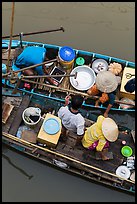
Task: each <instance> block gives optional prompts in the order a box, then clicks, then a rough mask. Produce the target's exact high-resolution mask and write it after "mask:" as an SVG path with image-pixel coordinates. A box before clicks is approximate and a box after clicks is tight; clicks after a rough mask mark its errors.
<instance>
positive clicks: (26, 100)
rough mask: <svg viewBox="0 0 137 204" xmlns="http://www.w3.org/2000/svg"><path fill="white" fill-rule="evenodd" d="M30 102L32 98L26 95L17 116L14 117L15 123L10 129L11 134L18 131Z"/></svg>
mask: <svg viewBox="0 0 137 204" xmlns="http://www.w3.org/2000/svg"><path fill="white" fill-rule="evenodd" d="M29 103H30V98H29V96H27V95H25V96H24V97H23V99H22V103H21V105H20V107H19V109H18V110H17V112H16V116H17V117H15V118H14V120H13V123H12V125H11V128H10V131H9V133H10V134H13V135H16V132H17V130H18V128H19V126H20V123H21V121H22V113H23V111H24V109H25V108H27V107H28V105H29Z"/></svg>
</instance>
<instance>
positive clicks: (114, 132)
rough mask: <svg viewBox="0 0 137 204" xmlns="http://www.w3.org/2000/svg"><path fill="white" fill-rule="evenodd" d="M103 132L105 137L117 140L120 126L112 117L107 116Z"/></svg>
mask: <svg viewBox="0 0 137 204" xmlns="http://www.w3.org/2000/svg"><path fill="white" fill-rule="evenodd" d="M102 132H103V135H104V137H105V138H106V139H107V140H108V141H110V142H115V141H116V140H117V138H118V133H119V131H118V126H117V124H116V123H115V121H114V120H112V119H111V118H105V119H104V120H103V123H102Z"/></svg>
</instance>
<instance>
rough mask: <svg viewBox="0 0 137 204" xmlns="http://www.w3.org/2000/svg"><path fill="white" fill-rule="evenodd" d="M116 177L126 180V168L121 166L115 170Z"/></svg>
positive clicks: (128, 171) (127, 173) (127, 171)
mask: <svg viewBox="0 0 137 204" xmlns="http://www.w3.org/2000/svg"><path fill="white" fill-rule="evenodd" d="M116 175H118V176H120V177H122V178H123V179H128V178H129V177H130V170H129V169H128V168H127V167H126V166H124V165H121V166H119V167H118V168H117V169H116Z"/></svg>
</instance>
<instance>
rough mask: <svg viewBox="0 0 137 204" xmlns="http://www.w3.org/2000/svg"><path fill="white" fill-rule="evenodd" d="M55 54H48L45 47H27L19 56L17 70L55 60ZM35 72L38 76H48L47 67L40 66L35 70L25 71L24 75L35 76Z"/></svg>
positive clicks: (16, 63)
mask: <svg viewBox="0 0 137 204" xmlns="http://www.w3.org/2000/svg"><path fill="white" fill-rule="evenodd" d="M53 55H54V53H52V52H50V53H48V52H47V50H46V48H44V47H38V46H37V47H36V46H28V47H26V48H25V49H24V50H23V51H22V53H21V54H20V55H18V56H17V58H16V60H15V65H16V67H17V68H24V67H29V66H32V65H36V64H40V63H42V62H44V61H46V60H49V59H53V58H54V57H53ZM35 72H36V73H37V74H38V75H44V74H47V72H46V65H45V64H44V65H40V66H37V67H35V68H33V69H28V70H24V71H23V74H24V75H28V76H32V75H35Z"/></svg>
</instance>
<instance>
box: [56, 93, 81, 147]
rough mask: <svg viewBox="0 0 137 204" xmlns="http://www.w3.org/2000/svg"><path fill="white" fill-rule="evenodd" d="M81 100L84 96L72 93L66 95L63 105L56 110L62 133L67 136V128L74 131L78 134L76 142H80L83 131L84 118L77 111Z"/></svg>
mask: <svg viewBox="0 0 137 204" xmlns="http://www.w3.org/2000/svg"><path fill="white" fill-rule="evenodd" d="M70 99H71V102H70ZM83 100H84V98H83V97H82V96H81V95H73V96H72V97H71V96H70V95H68V96H66V98H65V105H64V106H63V107H61V108H60V109H59V111H58V117H59V118H60V119H61V121H62V135H63V136H64V137H65V136H67V135H66V131H67V130H70V131H72V132H74V133H76V134H77V136H78V137H77V144H79V143H80V142H81V139H82V137H83V135H84V131H85V119H84V117H83V116H82V115H81V113H80V112H79V108H80V107H81V106H82V103H83ZM65 138H66V137H65Z"/></svg>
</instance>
